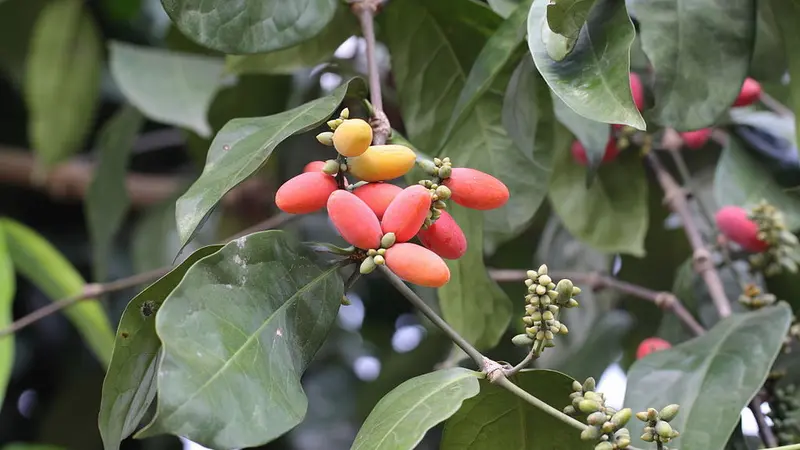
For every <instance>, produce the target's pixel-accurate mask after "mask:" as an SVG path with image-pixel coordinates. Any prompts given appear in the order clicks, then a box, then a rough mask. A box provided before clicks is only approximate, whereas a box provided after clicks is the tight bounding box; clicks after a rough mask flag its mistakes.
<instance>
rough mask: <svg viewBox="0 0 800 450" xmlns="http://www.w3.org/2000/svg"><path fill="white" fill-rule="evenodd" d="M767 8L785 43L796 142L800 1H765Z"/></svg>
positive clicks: (798, 128)
mask: <svg viewBox="0 0 800 450" xmlns="http://www.w3.org/2000/svg"><path fill="white" fill-rule="evenodd" d="M764 3H765V4H766V5H767V8H769V9H771V10H772V15H773V18H774V20H775V22H776V23H777V25H778V30H777V31H778V32H779V33H780V36H781V40H782V43H783V50H784V54H785V56H786V61H787V62H788V64H789V89H790V98H791V103H790V104H789V105H788V106H789V108H790V109H791V110H792V111H794V113H795V114H794V117H795V119H794V120H795V130H796V131H795V133H796V134H797V136H798V137H797V138H796V139H795V142H800V55H798V54H797V49H798V48H800V33H798V32H797V24H798V23H800V1H798V0H783V1H778V0H770V1H768V2H764Z"/></svg>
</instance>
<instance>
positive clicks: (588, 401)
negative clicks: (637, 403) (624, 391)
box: [564, 377, 633, 450]
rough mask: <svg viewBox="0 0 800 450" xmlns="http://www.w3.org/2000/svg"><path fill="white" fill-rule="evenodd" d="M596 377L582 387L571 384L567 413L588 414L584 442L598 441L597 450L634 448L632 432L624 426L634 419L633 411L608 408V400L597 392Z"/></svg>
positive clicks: (577, 384) (588, 379)
mask: <svg viewBox="0 0 800 450" xmlns="http://www.w3.org/2000/svg"><path fill="white" fill-rule="evenodd" d="M595 387H596V383H595V381H594V378H591V377H589V378H587V379H586V381H584V382H583V384H581V383H580V382H578V381H574V382H573V383H572V390H573V392H572V394H570V398H571V399H572V404H571V405H569V406H567V407H566V408H564V413H565V414H569V415H571V416H575V415H578V413H582V414H585V415H586V423H587V425H588V426H587V427H586V428H584V430H583V431H582V432H581V439H583V440H584V441H592V442H596V443H597V445H595V446H594V449H595V450H617V449H625V448H628V447H629V446H630V445H631V432H630V431H629V430H628V429H627V428H625V425H626V424H627V423H628V421H629V420H631V416H632V415H633V412H632V411H631V409H630V408H625V409H621V410H619V411H617V410H616V409H614V408H612V407H610V406H606V398H605V396H604V395H603V394H602V393H600V392H595V391H594V389H595Z"/></svg>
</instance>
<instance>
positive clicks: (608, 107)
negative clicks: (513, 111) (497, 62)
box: [528, 0, 645, 130]
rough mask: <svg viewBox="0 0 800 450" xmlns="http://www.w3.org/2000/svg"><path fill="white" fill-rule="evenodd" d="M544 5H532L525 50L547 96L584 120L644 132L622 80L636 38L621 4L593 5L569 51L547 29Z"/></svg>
mask: <svg viewBox="0 0 800 450" xmlns="http://www.w3.org/2000/svg"><path fill="white" fill-rule="evenodd" d="M547 5H548V1H547V0H536V1H534V3H533V7H532V8H531V10H530V15H529V16H528V47H529V48H530V51H531V54H532V55H533V61H534V62H535V63H536V67H537V68H538V69H539V72H541V74H542V76H543V77H544V79H545V80H546V81H547V84H548V85H550V88H551V89H552V90H553V92H555V94H556V95H558V97H559V98H561V100H563V101H564V103H566V104H567V106H569V107H570V108H572V109H573V110H575V112H577V113H578V114H580V115H582V116H584V117H586V118H589V119H592V120H596V121H598V122H605V123H619V124H626V125H630V126H632V127H635V128H638V129H640V130H644V129H645V123H644V119H643V118H642V115H641V114H639V111H638V110H637V109H636V105H635V104H634V103H633V96H632V94H631V88H630V82H629V79H628V72H629V70H630V50H631V44H632V43H633V39H634V37H635V36H636V33H635V31H634V29H633V24H632V23H631V20H630V18H629V17H628V11H627V10H626V9H625V2H623V1H619V0H597V1H596V2H595V3H594V6H592V8H591V10H590V11H589V15H588V17H587V20H586V23H585V24H584V26H583V27H582V28H581V31H580V34H579V36H578V40H577V41H576V42H575V45H574V47H573V48H572V50H571V51H569V52H568V50H567V48H566V45H567V38H566V37H564V36H562V35H559V34H555V33H554V32H553V31H551V30H550V28H549V26H548V24H547V17H546V15H547Z"/></svg>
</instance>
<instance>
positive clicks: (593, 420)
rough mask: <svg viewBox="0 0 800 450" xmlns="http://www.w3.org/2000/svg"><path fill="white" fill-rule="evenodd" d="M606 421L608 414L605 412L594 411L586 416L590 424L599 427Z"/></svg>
mask: <svg viewBox="0 0 800 450" xmlns="http://www.w3.org/2000/svg"><path fill="white" fill-rule="evenodd" d="M605 421H606V415H605V413H602V412H600V411H597V412H593V413H591V414H589V417H587V418H586V423H588V424H589V425H593V426H596V427H599V426H600V425H602V424H603V423H604V422H605Z"/></svg>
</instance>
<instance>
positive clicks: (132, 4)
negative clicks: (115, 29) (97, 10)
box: [102, 0, 142, 22]
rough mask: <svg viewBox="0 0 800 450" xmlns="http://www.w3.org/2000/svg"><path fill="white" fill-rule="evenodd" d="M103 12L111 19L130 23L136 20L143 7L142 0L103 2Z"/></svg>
mask: <svg viewBox="0 0 800 450" xmlns="http://www.w3.org/2000/svg"><path fill="white" fill-rule="evenodd" d="M102 4H103V6H102V7H103V10H104V11H105V12H106V13H107V14H108V15H110V16H111V19H113V20H116V21H120V22H130V21H131V20H133V19H135V18H136V15H137V14H138V13H139V10H140V9H141V7H142V0H103V2H102Z"/></svg>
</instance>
